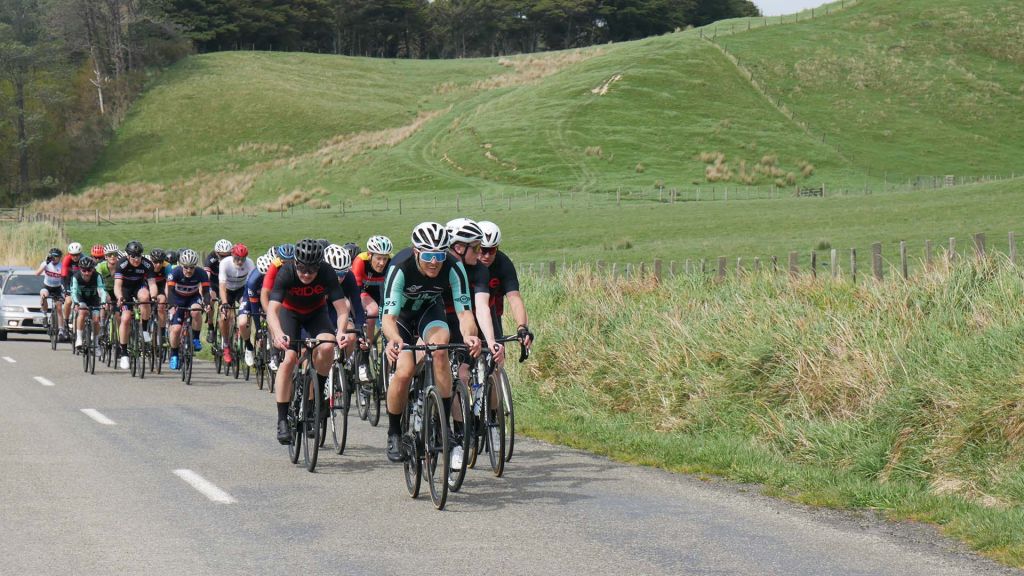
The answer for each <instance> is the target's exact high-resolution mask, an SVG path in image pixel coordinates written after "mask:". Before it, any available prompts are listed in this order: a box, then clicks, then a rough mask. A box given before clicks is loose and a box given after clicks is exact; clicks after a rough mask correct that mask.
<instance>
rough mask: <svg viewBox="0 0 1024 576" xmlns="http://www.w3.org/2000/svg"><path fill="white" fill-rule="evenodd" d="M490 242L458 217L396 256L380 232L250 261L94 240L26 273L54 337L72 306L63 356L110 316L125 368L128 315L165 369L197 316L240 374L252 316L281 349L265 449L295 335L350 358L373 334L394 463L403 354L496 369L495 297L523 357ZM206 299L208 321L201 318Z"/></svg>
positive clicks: (227, 254)
mask: <svg viewBox="0 0 1024 576" xmlns="http://www.w3.org/2000/svg"><path fill="white" fill-rule="evenodd" d="M500 244H501V231H500V229H499V228H498V226H497V225H496V224H494V223H493V222H488V221H481V222H475V221H473V220H470V219H468V218H457V219H455V220H452V221H450V222H448V223H447V224H446V225H442V224H440V223H437V222H424V223H421V224H419V225H417V226H416V227H415V228H414V229H413V231H412V234H411V246H409V247H407V248H404V249H402V250H399V251H398V252H397V253H395V250H394V245H393V244H392V242H391V240H390V239H389V238H388V237H386V236H383V235H375V236H372V237H371V238H369V240H368V241H367V244H366V250H365V251H360V250H359V249H358V247H357V246H356V245H355V244H346V245H344V246H342V245H338V244H333V243H331V242H330V241H328V240H325V239H319V240H317V239H311V238H306V239H302V240H299V241H298V242H296V243H294V244H281V245H278V246H271V247H270V249H269V250H268V251H267V253H266V254H264V255H261V256H259V257H258V258H257V259H256V260H255V262H254V261H253V259H252V258H250V256H249V249H248V248H247V247H246V245H244V244H241V243H234V244H233V243H231V242H229V241H228V240H226V239H222V240H219V241H217V242H216V243H215V245H214V246H213V250H212V251H211V252H210V253H209V254H207V255H206V256H205V258H201V257H200V254H199V253H198V252H196V251H195V250H192V249H189V248H185V249H182V250H180V251H176V250H170V251H165V250H161V249H153V250H151V251H150V252H149V254H145V253H144V249H143V246H142V244H141V243H140V242H139V241H136V240H133V241H131V242H128V244H127V245H125V247H124V249H123V250H122V249H121V248H120V247H119V246H118V245H116V244H113V243H110V244H106V245H100V244H97V245H95V246H93V247H92V249H91V250H90V252H89V254H87V255H86V254H83V247H82V245H81V244H79V243H77V242H72V243H71V244H69V245H68V247H67V254H63V253H61V251H60V250H59V249H57V248H54V249H52V250H51V251H50V253H49V254H48V256H47V258H46V260H45V261H44V262H42V263H41V264H40V266H39V268H38V270H37V271H36V273H37V274H38V275H44V276H45V278H44V288H43V290H42V291H41V293H40V299H41V306H42V308H43V310H44V312H46V311H47V310H48V303H49V301H52V302H54V303H55V304H54V305H55V306H58V309H57V312H58V318H59V322H60V338H61V339H64V340H68V339H70V337H71V336H70V335H69V334H68V333H67V331H66V330H65V329H64V325H65V322H66V320H65V319H66V318H70V314H71V307H72V305H76V306H77V310H78V312H77V314H76V316H75V317H74V332H75V346H76V347H81V346H82V345H83V342H82V336H81V335H82V332H83V331H82V328H83V326H84V323H85V322H87V321H98V320H99V318H100V316H101V315H103V314H113V315H114V317H115V318H116V321H117V322H118V327H119V328H118V334H117V340H118V342H117V344H116V351H115V354H116V355H115V356H114V358H115V359H119V367H120V368H121V369H127V368H128V357H127V354H126V346H127V344H128V341H129V337H130V332H131V329H132V322H131V319H132V316H133V315H132V314H131V313H130V311H131V310H132V308H133V307H138V312H139V315H140V316H141V317H142V320H143V323H142V324H141V325H142V326H149V325H152V324H150V323H149V319H150V318H151V317H152V315H153V314H156V316H157V322H156V324H155V326H157V328H156V330H164V329H166V337H167V341H168V343H169V351H170V359H169V367H170V368H171V369H172V370H177V369H179V367H180V364H181V359H180V358H179V356H178V350H179V344H180V343H181V339H182V338H191V340H192V346H193V348H194V350H196V351H199V350H202V341H201V328H202V325H203V316H204V315H205V316H206V324H207V339H206V340H207V343H210V344H214V345H216V344H220V346H219V347H215V350H219V354H221V355H222V358H223V360H224V362H225V363H228V364H230V363H232V362H234V361H236V359H235V358H234V357H233V356H232V354H233V353H232V347H231V346H230V345H229V342H227V341H226V340H222V341H221V342H217V341H216V340H214V338H215V337H216V336H215V334H220V335H221V338H226V335H227V334H228V332H229V331H228V327H229V326H230V325H232V323H236V324H237V328H238V333H239V334H240V336H241V339H242V340H243V341H244V358H243V361H244V362H245V364H246V365H248V366H252V365H253V362H254V358H255V355H254V350H255V348H254V346H255V345H256V343H254V342H253V327H254V322H253V320H252V319H254V318H260V319H262V318H263V317H265V318H266V327H267V333H268V337H269V339H270V340H271V342H272V343H273V346H274V347H275V348H276V349H277V350H279V351H280V352H279V354H280V358H276V357H275V358H271V362H272V364H273V368H274V369H275V370H276V377H275V399H276V402H277V439H278V441H279V442H280V443H282V444H290V443H292V442H293V437H292V436H293V432H292V430H291V428H290V427H289V426H288V424H287V415H288V407H289V401H290V399H291V397H292V384H293V383H292V381H291V378H292V373H293V371H292V369H293V368H294V366H295V364H296V363H297V362H298V352H297V346H295V344H296V343H297V342H298V341H299V340H300V339H302V338H307V337H308V338H316V339H318V340H321V341H324V340H332V341H333V342H334V343H336V345H337V347H338V348H340V349H341V350H342V351H343V352H344V353H345V354H353V353H354V352H355V351H356V350H357V349H360V348H362V349H366V347H367V346H368V345H369V344H368V343H370V342H373V341H374V339H375V337H376V335H377V331H378V330H379V331H381V332H382V334H383V336H384V338H385V340H386V342H387V345H386V349H385V353H386V356H387V359H388V361H389V362H390V364H391V365H392V366H393V367H394V373H393V375H392V376H391V379H390V384H389V386H388V389H387V403H386V406H387V413H388V433H387V446H386V449H385V452H386V456H387V458H388V459H389V460H391V461H393V462H399V461H402V460H403V459H404V458H406V456H407V455H406V454H403V451H402V448H401V446H400V435H401V424H402V414H403V412H404V410H405V407H406V403H407V401H408V398H409V385H410V382H411V381H412V379H413V376H414V372H415V370H416V367H417V358H416V357H415V356H414V354H413V353H412V352H411V351H409V350H405V349H403V345H405V344H416V343H421V344H422V343H426V344H438V345H446V344H450V343H451V344H456V343H462V344H465V346H466V349H467V351H468V354H467V355H463V356H462V357H461V358H460V359H459V360H458V362H459V370H458V375H459V378H460V379H462V380H464V381H465V380H466V378H467V377H468V373H469V362H470V361H471V359H470V357H476V356H478V355H479V354H480V352H481V349H482V348H483V347H486V349H487V350H488V351H489V352H490V353H491V354H492V355H493V358H494V359H495V361H496V362H497V363H499V364H500V363H501V362H503V360H504V349H503V347H502V344H501V343H500V342H499V341H498V340H500V339H501V338H502V337H503V331H502V317H503V315H504V301H505V299H506V298H507V299H508V302H509V307H510V309H511V312H512V314H511V315H512V317H513V319H514V321H515V324H516V326H517V328H516V331H517V332H516V334H517V337H518V339H519V341H520V343H521V344H522V345H523V346H524V347H527V348H528V347H529V346H531V345H532V340H533V334H532V333H531V332H530V329H529V326H528V318H527V312H526V307H525V305H524V303H523V299H522V296H521V294H520V290H519V279H518V276H517V274H516V269H515V266H514V264H513V263H512V260H511V259H510V258H509V257H508V256H507V255H506V254H505V253H504V252H501V251H500V250H499V246H500ZM214 303H216V304H217V313H213V312H212V311H213V305H214ZM236 314H237V320H236V318H235V315H236ZM47 315H48V316H49V314H47ZM186 318H190V326H191V334H182V326H183V324H185V319H186ZM215 323H216V327H215ZM163 334H164V333H161V335H163ZM142 338H143V339H144V341H145V342H147V343H149V342H151V341H152V340H153V338H154V334H151V333H150V332H149V331H147V330H145V329H144V330H143V333H142ZM433 356H434V358H433V360H434V362H433V366H434V382H435V385H436V387H437V389H438V391H439V392H440V395H441V398H442V401H443V403H444V407H445V409H446V412H445V414H452V410H451V405H452V370H451V369H450V366H451V363H450V362H449V358H448V352H447V350H438V351H437V352H434V353H433ZM334 360H335V348H334V347H333V346H331V347H327V346H318V347H317V348H316V349H315V350H314V352H313V356H312V362H313V365H314V366H315V370H316V374H317V377H318V379H319V381H320V382H319V383H320V385H321V386H323V385H324V383H325V382H326V381H327V379H328V375H329V373H330V369H331V364H332V362H333V361H334ZM369 372H370V370H369V369H368V367H367V366H366V365H365V364H360V365H359V366H358V367H357V370H356V373H357V374H358V376H357V377H358V379H360V380H361V381H368V380H369V378H370V376H369ZM450 425H452V426H453V428H454V429H453V430H452V432H453V437H458V436H459V435H460V434H461V433H462V430H461V428H462V426H463V423H462V422H461V421H459V420H458V419H455V421H454V422H451V423H450ZM461 458H462V453H461V450H460V448H456V449H455V450H453V453H452V462H451V466H452V467H453V468H456V467H458V465H461Z"/></svg>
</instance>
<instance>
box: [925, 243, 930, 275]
mask: <svg viewBox="0 0 1024 576" xmlns="http://www.w3.org/2000/svg"><path fill="white" fill-rule="evenodd" d="M924 265H925V268H926V269H927V270H931V269H932V241H931V240H925V241H924Z"/></svg>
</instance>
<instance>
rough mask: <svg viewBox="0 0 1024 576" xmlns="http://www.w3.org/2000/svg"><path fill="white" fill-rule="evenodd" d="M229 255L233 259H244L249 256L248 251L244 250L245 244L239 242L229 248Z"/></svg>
mask: <svg viewBox="0 0 1024 576" xmlns="http://www.w3.org/2000/svg"><path fill="white" fill-rule="evenodd" d="M231 255H232V256H234V257H235V258H245V257H247V256H249V249H248V248H246V246H245V244H242V243H241V242H239V243H238V244H235V245H234V246H232V247H231Z"/></svg>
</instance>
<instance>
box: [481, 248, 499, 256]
mask: <svg viewBox="0 0 1024 576" xmlns="http://www.w3.org/2000/svg"><path fill="white" fill-rule="evenodd" d="M497 253H498V247H497V246H491V247H490V248H481V249H480V254H483V255H484V256H490V255H491V254H497Z"/></svg>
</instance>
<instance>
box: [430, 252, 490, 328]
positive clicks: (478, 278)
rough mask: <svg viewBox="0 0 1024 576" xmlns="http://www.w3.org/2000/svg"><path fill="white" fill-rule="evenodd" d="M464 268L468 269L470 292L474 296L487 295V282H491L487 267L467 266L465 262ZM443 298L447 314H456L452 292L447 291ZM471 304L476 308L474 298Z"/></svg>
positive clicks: (479, 265) (480, 265)
mask: <svg viewBox="0 0 1024 576" xmlns="http://www.w3.org/2000/svg"><path fill="white" fill-rule="evenodd" d="M462 266H463V267H464V268H465V269H466V277H467V278H469V286H470V292H472V294H474V295H475V294H485V293H487V291H488V287H487V282H488V281H489V280H490V275H489V274H488V272H487V266H484V265H483V264H466V263H465V262H463V263H462ZM442 296H443V298H444V312H445V314H448V315H452V314H455V303H454V301H453V299H452V293H451V291H449V290H446V291H445V292H444V294H443V295H442ZM469 304H470V307H471V308H475V307H476V304H475V302H474V301H473V299H472V298H470V300H469Z"/></svg>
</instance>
